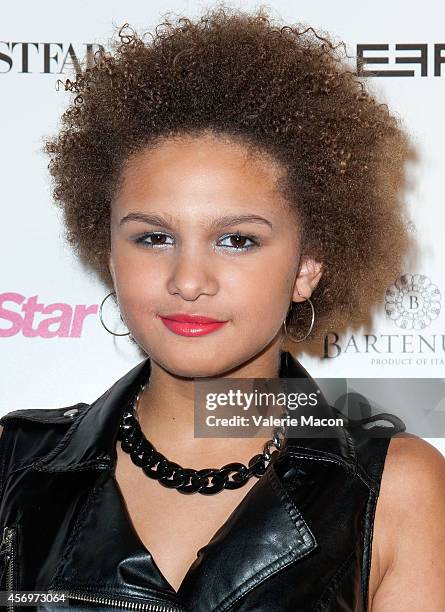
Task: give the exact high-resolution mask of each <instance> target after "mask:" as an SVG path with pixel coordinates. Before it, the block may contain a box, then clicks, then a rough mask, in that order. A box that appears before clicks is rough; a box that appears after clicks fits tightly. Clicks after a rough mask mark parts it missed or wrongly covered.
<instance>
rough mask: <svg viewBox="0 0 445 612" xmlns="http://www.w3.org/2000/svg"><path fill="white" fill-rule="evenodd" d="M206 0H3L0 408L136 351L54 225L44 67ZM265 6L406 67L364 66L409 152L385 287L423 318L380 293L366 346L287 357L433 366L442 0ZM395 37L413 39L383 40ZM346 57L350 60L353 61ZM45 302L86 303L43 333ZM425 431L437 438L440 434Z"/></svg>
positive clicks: (443, 372) (50, 86)
mask: <svg viewBox="0 0 445 612" xmlns="http://www.w3.org/2000/svg"><path fill="white" fill-rule="evenodd" d="M231 4H232V5H234V6H237V7H240V8H244V9H247V10H248V9H252V8H255V7H257V6H258V3H256V2H250V1H247V0H246V1H241V2H231ZM207 6H211V3H198V2H193V3H192V2H185V1H182V2H181V1H178V0H171V1H170V2H169V3H168V4H167V3H166V2H165V1H163V2H159V1H158V0H151V1H150V2H145V1H143V0H126V2H125V3H124V2H122V1H119V2H117V1H110V0H107V1H105V0H96V2H87V1H86V0H76V2H75V3H73V4H72V5H71V8H70V10H69V11H66V10H62V9H61V6H60V5H57V4H56V3H54V2H50V1H49V0H40V2H38V3H34V2H16V3H4V4H3V5H2V8H1V9H0V15H1V19H0V41H1V42H0V91H1V96H0V108H1V119H2V121H1V140H2V146H1V162H0V168H1V216H0V219H1V221H0V223H1V225H0V360H1V368H0V384H1V387H0V388H1V393H0V414H4V413H6V412H9V411H10V410H13V409H16V408H27V407H57V406H64V405H69V404H73V403H76V402H78V401H85V402H91V401H93V400H94V399H95V398H96V397H98V396H99V395H100V394H101V393H102V392H103V391H104V390H105V389H106V388H108V387H109V386H110V385H111V384H112V382H113V381H114V380H116V378H118V377H119V376H120V375H122V374H124V373H125V372H126V371H127V370H129V369H130V368H131V367H132V366H133V365H134V364H136V363H137V362H138V361H140V359H141V357H140V354H139V353H137V351H136V350H135V349H134V348H133V347H132V346H131V345H130V343H129V342H128V341H127V340H126V338H116V339H114V338H112V337H111V336H110V335H109V334H107V332H106V331H105V330H104V329H103V328H102V326H101V325H100V322H99V318H98V316H97V314H94V313H97V311H98V305H99V304H100V302H101V300H102V298H103V297H104V296H105V294H106V290H105V288H104V287H103V286H101V285H100V284H99V283H98V282H97V281H96V279H95V278H94V277H92V276H91V275H89V273H88V272H87V271H86V270H85V269H83V268H82V267H81V265H80V264H79V263H78V262H77V261H76V260H75V259H74V257H73V256H72V254H71V253H70V251H69V248H68V247H67V246H66V245H65V244H64V242H63V240H62V238H61V234H62V228H61V226H60V223H59V217H58V214H59V213H58V211H57V209H56V208H55V207H54V206H53V205H52V204H51V195H50V183H49V176H48V172H47V168H46V165H47V160H46V158H45V157H44V155H43V154H42V153H41V146H42V138H43V137H44V136H46V135H49V134H53V133H54V132H55V131H56V130H57V126H58V121H59V117H60V114H61V112H62V111H63V109H64V106H65V104H66V102H67V95H68V94H66V93H64V92H63V91H62V90H61V91H56V87H55V84H56V80H57V79H58V78H66V76H68V75H69V73H70V71H71V70H72V69H71V65H70V57H71V56H70V53H72V51H74V52H75V53H76V54H77V56H78V57H79V58H83V56H84V55H85V52H86V50H87V47H86V45H87V44H90V45H93V49H94V48H97V47H94V45H97V44H99V43H101V44H103V45H104V46H107V41H108V39H109V38H110V37H111V36H112V35H113V32H114V28H115V27H118V26H121V25H123V24H124V23H125V22H129V23H130V25H131V26H133V27H134V28H135V29H138V30H147V29H149V28H151V27H153V26H155V25H156V24H157V23H159V22H160V21H161V20H162V15H163V14H164V13H165V12H166V11H167V10H171V11H173V12H175V13H182V14H185V15H187V16H194V15H196V14H198V13H200V12H201V11H202V9H203V8H205V7H207ZM268 6H269V8H270V9H271V13H272V15H274V16H275V17H277V18H279V19H283V20H284V21H286V22H288V23H296V22H302V23H305V24H307V25H312V26H313V27H314V28H316V29H317V31H320V32H323V31H326V32H329V33H332V34H333V35H334V36H335V37H336V39H337V40H344V41H345V42H346V44H347V48H348V53H349V55H356V53H357V48H358V45H375V44H379V45H387V50H381V51H370V50H368V51H365V55H366V56H367V57H387V58H388V61H387V63H383V64H382V63H380V64H369V65H368V66H366V68H367V69H369V70H376V69H379V70H405V71H410V72H412V75H411V76H408V75H401V76H388V75H386V76H374V77H366V78H367V80H368V84H369V85H370V87H371V89H373V90H374V92H375V93H376V94H377V95H378V96H379V97H380V99H381V101H382V102H386V103H387V104H388V105H389V106H390V108H391V109H392V111H393V112H394V113H396V114H397V115H398V116H399V117H400V119H401V120H402V121H403V123H404V125H405V127H406V128H407V129H408V131H409V133H410V134H411V137H412V139H413V141H414V143H415V144H416V146H417V150H418V153H419V162H418V163H417V164H416V166H414V167H412V168H411V170H410V172H411V181H412V185H413V187H412V189H411V191H410V192H409V193H408V194H407V205H408V207H409V209H410V211H411V215H412V218H413V220H414V222H415V225H416V228H417V235H418V238H419V242H420V244H421V253H420V257H419V258H418V259H417V260H416V261H412V262H407V269H406V274H407V275H408V276H407V280H408V286H407V287H406V291H405V292H400V293H399V294H398V295H400V297H401V298H402V299H405V300H408V301H406V304H405V306H406V309H407V311H409V310H410V309H411V310H416V309H417V310H418V312H414V320H416V321H420V320H423V321H424V323H422V325H424V326H423V327H421V328H420V329H409V328H404V327H403V323H402V322H401V321H400V320H399V321H394V320H393V319H392V318H391V317H389V316H388V315H387V314H386V312H385V307H384V304H382V309H381V312H380V314H379V315H378V316H376V318H375V321H374V329H373V334H374V335H375V340H373V341H374V342H375V346H376V348H377V350H375V349H369V348H368V352H366V345H365V341H366V338H365V335H364V333H363V334H357V333H356V334H354V338H350V336H344V337H341V338H339V339H338V341H337V343H336V344H337V347H336V346H334V345H331V346H330V347H329V351H328V355H329V358H323V355H322V354H320V356H319V357H309V356H307V355H304V354H302V355H297V356H298V359H300V360H301V362H302V363H303V365H304V366H305V367H306V368H307V369H308V370H309V371H310V373H311V374H312V375H313V376H315V377H316V376H326V377H328V376H332V377H334V376H346V372H347V376H348V377H354V376H356V377H431V378H440V377H445V350H444V344H445V342H444V320H445V312H444V311H445V304H444V302H445V297H444V293H445V273H444V268H443V262H444V255H445V245H444V240H443V238H442V233H443V226H444V221H445V213H444V206H443V204H444V203H443V190H442V183H443V173H444V162H445V152H444V150H443V142H444V141H445V127H444V121H443V108H445V86H444V83H445V42H443V41H444V40H445V36H444V31H443V23H444V21H445V5H444V4H443V3H438V2H436V1H435V0H426V1H424V2H422V4H421V6H417V8H416V9H415V10H414V6H412V7H410V5H409V3H406V2H403V1H402V0H392V2H387V1H386V0H385V1H384V0H373V1H372V2H366V1H364V2H361V3H359V4H358V3H357V2H355V1H352V0H344V1H343V2H341V3H335V4H332V3H329V2H322V0H315V1H314V0H301V1H300V2H298V3H295V2H292V1H290V0H273V1H272V2H270V3H269V4H268ZM401 44H405V45H406V44H413V45H416V46H417V47H418V49H411V50H403V49H401V48H400V47H399V48H397V47H396V45H401ZM70 45H72V46H71V48H70ZM422 45H423V46H424V47H423V50H422ZM442 47H443V48H444V49H443V50H442ZM421 53H423V55H422V57H424V58H426V62H425V64H424V67H423V69H422V67H421V64H420V63H419V62H418V61H417V62H413V61H409V62H408V63H406V62H405V63H403V62H401V58H403V57H405V58H406V57H411V58H412V57H420V56H421ZM442 56H443V58H444V59H443V60H441V59H440V58H441V57H442ZM441 61H442V62H444V64H443V65H442V64H441ZM351 65H352V67H353V68H355V67H356V64H355V62H354V61H352V64H351ZM61 71H62V72H61ZM422 72H423V74H422ZM441 73H442V74H441ZM411 275H413V277H412V276H411ZM415 275H423V276H425V277H426V279H423V284H424V285H428V286H430V289H431V286H434V288H435V289H437V290H436V292H435V294H434V296H435V297H434V301H433V302H431V303H430V302H426V301H425V298H424V297H422V294H421V289H422V287H421V286H419V285H418V284H416V280H418V277H417V276H415ZM411 281H413V282H412V283H411ZM410 283H411V284H410ZM397 291H398V290H396V295H397ZM413 295H414V299H409V298H410V296H413ZM37 304H40V305H43V306H45V307H47V310H46V314H45V313H39V312H38V306H36V305H37ZM52 304H54V305H55V306H53V310H54V312H53V314H52V315H51V316H56V315H60V313H61V312H63V313H65V316H66V322H67V323H70V320H71V312H74V310H75V308H76V306H77V307H78V310H79V307H80V306H82V305H83V306H85V307H90V311H91V312H92V313H93V314H90V315H88V316H87V317H86V318H85V321H84V324H83V326H82V327H81V328H80V329H78V330H77V332H75V335H72V336H71V337H70V336H68V337H67V336H65V337H63V336H61V335H53V334H51V333H48V331H50V330H53V331H54V330H55V329H56V328H57V326H54V324H53V326H50V327H47V328H46V329H47V332H46V333H45V330H44V326H42V325H41V322H42V321H44V320H45V319H47V318H48V316H50V314H49V313H50V312H51V310H52V309H51V308H48V307H49V306H50V305H52ZM422 307H425V311H426V315H427V316H426V318H425V316H424V315H425V312H423V315H422V316H421V314H422V313H421V308H422ZM23 308H24V309H23ZM36 308H37V311H36V313H35V315H34V317H33V318H32V317H31V311H32V309H34V310H36ZM40 308H41V307H40ZM26 309H28V315H26V316H25V314H26V311H27V310H26ZM407 314H409V312H408V313H407ZM418 327H419V326H418ZM68 329H69V328H68ZM51 335H53V337H49V336H51ZM404 335H405V336H407V337H406V338H405V339H403V337H402V336H404ZM389 336H391V337H392V341H391V346H389V344H388V337H389ZM402 341H403V342H402ZM98 364H99V365H98ZM444 382H445V380H444ZM431 442H433V443H434V444H435V445H436V446H437V447H438V448H440V449H441V450H442V452H445V445H444V441H443V440H440V439H436V440H433V439H431Z"/></svg>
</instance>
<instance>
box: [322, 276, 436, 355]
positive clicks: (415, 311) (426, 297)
mask: <svg viewBox="0 0 445 612" xmlns="http://www.w3.org/2000/svg"><path fill="white" fill-rule="evenodd" d="M384 308H385V313H386V316H387V319H388V320H391V321H392V322H393V324H394V326H395V327H396V328H398V330H399V332H400V333H388V334H386V333H385V334H383V333H375V334H351V335H350V336H348V337H341V336H340V334H339V333H337V332H329V333H328V334H327V335H326V336H325V338H324V346H323V355H322V358H323V359H335V358H337V357H340V356H341V355H342V354H351V353H352V354H365V355H368V356H369V357H370V365H375V366H382V365H385V366H388V365H397V366H400V365H416V366H421V365H426V366H435V365H437V366H444V365H445V334H443V333H442V334H426V333H423V330H425V329H426V328H428V327H429V326H430V325H431V324H432V323H433V322H434V321H435V320H437V318H438V317H439V314H440V312H441V292H440V289H439V287H438V286H437V285H436V284H435V283H434V282H433V281H432V280H431V279H430V278H429V277H428V276H426V275H425V274H409V273H406V274H403V275H402V276H400V278H398V279H397V280H396V281H395V282H394V283H393V284H392V285H390V286H389V287H388V288H387V290H386V294H385V302H384ZM405 330H406V331H408V332H412V333H402V332H403V331H405ZM421 332H422V333H421Z"/></svg>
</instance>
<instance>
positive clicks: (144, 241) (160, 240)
mask: <svg viewBox="0 0 445 612" xmlns="http://www.w3.org/2000/svg"><path fill="white" fill-rule="evenodd" d="M168 238H171V236H169V235H168V234H163V233H161V232H150V233H147V234H143V235H142V236H139V237H138V238H136V240H135V242H136V244H141V245H142V246H144V247H163V246H169V245H170V244H172V243H171V242H166V240H167V239H168Z"/></svg>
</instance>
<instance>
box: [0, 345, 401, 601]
mask: <svg viewBox="0 0 445 612" xmlns="http://www.w3.org/2000/svg"><path fill="white" fill-rule="evenodd" d="M149 374H150V360H149V359H148V358H147V359H145V360H144V361H142V362H141V363H140V364H138V365H137V366H136V367H134V368H133V369H132V370H130V371H129V372H128V373H127V374H125V375H124V376H123V377H122V378H120V379H119V380H118V381H117V382H116V383H115V384H114V385H113V386H112V387H111V388H110V389H108V390H107V391H106V392H105V393H104V394H103V395H102V396H101V397H100V398H98V399H97V400H96V401H95V402H93V403H92V404H91V405H89V404H85V403H80V404H76V405H75V406H69V407H63V408H57V409H26V410H14V411H12V412H9V413H8V414H6V415H5V416H3V418H1V419H0V423H1V424H2V425H3V426H4V431H3V435H2V437H1V438H0V479H1V480H0V487H1V489H0V528H1V533H0V535H1V534H3V541H2V544H1V547H0V579H1V584H0V590H5V589H15V590H36V591H48V590H54V591H64V592H69V594H70V600H69V603H70V606H72V607H71V609H75V610H79V611H82V610H85V611H86V610H90V609H92V608H93V609H98V610H104V611H113V610H116V611H117V610H145V611H151V612H182V611H190V612H232V611H235V610H236V611H238V612H318V611H335V612H346V611H348V612H350V611H351V612H352V611H353V612H364V611H366V609H367V600H368V580H369V570H370V560H371V544H372V529H373V520H374V512H375V507H376V501H377V497H378V493H379V486H380V480H381V474H382V470H383V466H384V462H385V456H386V452H387V448H388V444H389V440H390V436H391V435H392V434H391V433H388V431H389V430H388V428H386V427H381V429H382V431H383V430H386V433H385V435H382V436H380V437H373V438H369V436H367V435H364V430H363V428H362V427H351V428H349V427H347V426H345V427H343V428H342V431H341V432H340V434H339V436H338V437H335V438H334V437H331V438H317V439H315V438H306V439H304V440H303V439H298V438H297V439H296V438H291V437H289V438H286V439H285V444H284V446H283V448H282V449H281V451H280V452H277V453H275V455H274V458H273V461H271V463H270V464H269V466H268V468H267V470H266V473H265V474H264V475H263V476H262V477H261V478H260V479H259V480H258V481H257V482H256V483H255V485H254V486H253V487H252V488H251V489H250V490H249V491H248V492H247V494H246V496H245V497H244V498H243V499H242V501H241V503H240V504H239V506H238V507H237V508H236V509H235V511H234V512H233V513H232V514H231V516H230V517H229V519H228V520H227V521H226V523H225V524H224V525H222V526H221V528H220V529H218V531H217V532H216V533H215V534H214V536H213V537H212V539H211V541H210V542H209V543H208V544H207V545H206V546H204V547H203V548H201V549H200V550H199V551H198V554H197V558H196V560H195V561H194V563H193V564H192V566H191V567H190V569H189V571H188V573H187V575H186V576H185V578H184V580H183V582H182V584H181V586H180V588H179V590H178V591H177V592H176V591H175V590H174V589H173V588H172V586H171V585H170V584H169V583H168V581H167V580H166V578H165V577H164V576H163V575H162V573H161V572H160V570H159V569H158V567H157V565H156V563H155V560H154V559H153V558H152V556H151V555H150V552H149V551H148V550H147V549H146V548H145V547H144V545H143V544H142V542H141V540H140V539H139V537H138V535H137V534H136V532H135V530H134V528H133V526H132V524H131V521H130V519H129V516H128V513H127V510H126V506H125V502H124V499H123V497H122V495H121V493H120V489H119V487H118V486H117V483H116V480H115V475H114V470H115V464H116V460H117V455H116V449H115V446H116V440H117V431H118V424H119V419H120V416H121V413H122V410H123V408H124V406H125V405H126V403H127V402H128V401H130V398H132V397H133V396H134V393H135V390H137V387H139V386H140V385H141V383H142V382H143V381H145V380H147V377H148V376H149ZM280 377H287V378H292V377H305V378H307V379H309V380H310V381H312V382H311V384H313V385H314V388H316V389H319V388H318V386H317V385H316V383H315V381H314V380H313V379H311V378H310V376H309V374H308V373H307V372H306V370H305V369H304V368H303V366H302V365H301V364H300V363H299V362H298V361H297V360H296V359H294V358H293V357H292V356H291V355H290V353H288V352H283V353H281V367H280ZM331 410H334V409H333V408H332V409H331ZM332 414H333V413H332ZM336 416H338V414H336ZM391 430H392V432H393V433H394V432H396V429H394V427H392V428H391ZM179 503H181V494H180V493H178V504H179ZM147 520H150V507H149V506H147ZM19 609H20V608H17V607H15V608H14V610H15V611H17V610H19ZM30 609H31V608H28V607H26V608H25V607H23V610H25V611H27V610H30ZM35 609H37V610H48V612H49V611H53V612H54V611H55V610H58V609H59V608H58V606H57V605H54V604H52V605H51V606H49V604H45V603H43V602H42V603H39V604H38V606H36V608H35ZM64 609H66V607H62V606H61V607H60V610H64ZM11 610H12V608H11Z"/></svg>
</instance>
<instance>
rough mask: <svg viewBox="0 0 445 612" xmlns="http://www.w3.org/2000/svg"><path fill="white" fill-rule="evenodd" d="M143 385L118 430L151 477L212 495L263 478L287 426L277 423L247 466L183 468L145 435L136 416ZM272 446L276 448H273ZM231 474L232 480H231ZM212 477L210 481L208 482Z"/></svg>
mask: <svg viewBox="0 0 445 612" xmlns="http://www.w3.org/2000/svg"><path fill="white" fill-rule="evenodd" d="M144 388H145V385H143V386H142V387H141V388H140V390H139V392H138V394H137V396H136V398H135V399H134V401H132V402H131V403H130V407H129V408H127V409H125V410H124V413H123V415H122V418H121V422H120V425H119V432H118V440H120V441H121V448H122V450H123V451H125V452H126V453H128V454H129V455H130V457H131V460H132V461H133V463H134V464H135V465H137V466H139V467H141V468H142V470H143V471H144V473H145V474H146V475H147V476H148V477H149V478H153V479H154V480H157V481H158V482H160V483H161V484H162V485H164V486H165V487H168V488H169V489H177V490H178V491H179V492H180V493H201V494H202V495H213V494H214V493H219V492H220V491H222V489H238V488H239V487H242V486H243V485H245V484H246V482H247V481H248V480H249V478H251V477H252V476H256V478H261V476H262V475H263V474H264V473H265V471H266V468H267V466H268V465H269V462H270V460H271V459H272V457H274V456H275V455H276V453H277V452H278V451H279V450H280V449H281V447H282V442H283V439H284V429H283V427H281V426H278V427H275V429H274V432H273V437H272V439H271V440H268V441H267V442H266V443H265V444H264V447H263V451H262V453H259V454H258V455H254V456H253V457H252V458H251V459H250V461H249V465H248V467H246V466H245V465H244V464H243V463H237V462H235V463H228V464H227V465H224V466H223V467H222V468H219V469H217V468H207V469H203V470H194V469H191V468H183V467H181V466H180V465H179V464H177V463H174V462H173V461H169V460H168V459H167V458H166V457H165V456H164V455H163V454H162V453H159V452H158V451H157V450H156V449H155V447H154V446H153V445H152V444H151V443H150V442H149V441H148V440H147V439H146V437H145V436H144V434H143V432H142V430H141V427H140V425H139V421H138V418H137V405H138V402H139V398H140V396H141V394H142V391H143V390H144ZM272 446H275V448H276V449H277V450H275V451H273V453H271V452H270V449H271V447H272ZM230 476H232V480H230ZM209 479H211V482H210V483H209Z"/></svg>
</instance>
